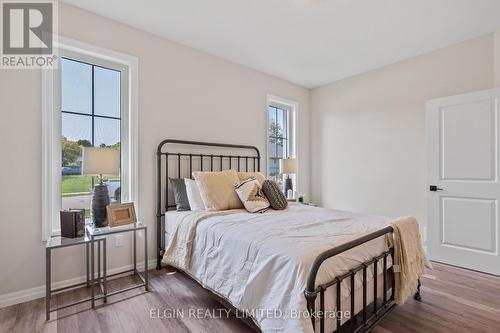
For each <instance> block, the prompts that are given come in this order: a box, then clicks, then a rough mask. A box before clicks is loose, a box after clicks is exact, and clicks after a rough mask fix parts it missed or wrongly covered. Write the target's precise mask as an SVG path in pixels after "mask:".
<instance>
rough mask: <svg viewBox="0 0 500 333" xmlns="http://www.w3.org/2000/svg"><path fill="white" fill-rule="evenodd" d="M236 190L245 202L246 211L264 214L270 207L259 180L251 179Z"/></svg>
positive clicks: (236, 187)
mask: <svg viewBox="0 0 500 333" xmlns="http://www.w3.org/2000/svg"><path fill="white" fill-rule="evenodd" d="M234 188H235V190H236V193H238V196H239V197H240V199H241V201H242V202H243V205H244V206H245V209H246V210H248V211H249V212H250V213H263V212H265V211H266V210H267V208H268V207H269V201H268V200H267V198H266V196H265V195H264V192H262V189H261V187H260V184H259V181H258V180H256V179H253V178H249V179H247V180H245V181H244V182H241V183H239V184H238V185H236V186H235V187H234Z"/></svg>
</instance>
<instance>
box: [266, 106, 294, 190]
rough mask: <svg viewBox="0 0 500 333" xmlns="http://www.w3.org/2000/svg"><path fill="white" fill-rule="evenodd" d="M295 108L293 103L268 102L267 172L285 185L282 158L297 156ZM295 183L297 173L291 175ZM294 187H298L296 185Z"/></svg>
mask: <svg viewBox="0 0 500 333" xmlns="http://www.w3.org/2000/svg"><path fill="white" fill-rule="evenodd" d="M294 112H295V110H294V107H293V106H292V105H286V104H282V103H277V102H270V103H268V107H267V114H268V129H267V173H268V177H269V178H270V179H273V180H274V181H276V182H277V183H278V184H280V185H281V186H283V175H282V174H281V169H280V165H281V160H282V159H285V158H295V157H296V156H295V114H294ZM291 177H292V180H293V183H294V185H295V178H296V177H295V175H291ZM294 188H296V187H295V186H294Z"/></svg>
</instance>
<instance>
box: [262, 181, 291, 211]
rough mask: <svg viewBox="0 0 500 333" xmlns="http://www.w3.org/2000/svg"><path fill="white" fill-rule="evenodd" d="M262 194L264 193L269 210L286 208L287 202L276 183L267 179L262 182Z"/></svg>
mask: <svg viewBox="0 0 500 333" xmlns="http://www.w3.org/2000/svg"><path fill="white" fill-rule="evenodd" d="M262 192H264V194H265V195H266V197H267V200H269V204H270V205H271V208H273V209H276V210H282V209H285V208H286V206H288V201H286V197H285V195H284V194H283V192H281V189H280V187H279V186H278V184H276V182H274V181H272V180H268V179H266V180H264V182H262Z"/></svg>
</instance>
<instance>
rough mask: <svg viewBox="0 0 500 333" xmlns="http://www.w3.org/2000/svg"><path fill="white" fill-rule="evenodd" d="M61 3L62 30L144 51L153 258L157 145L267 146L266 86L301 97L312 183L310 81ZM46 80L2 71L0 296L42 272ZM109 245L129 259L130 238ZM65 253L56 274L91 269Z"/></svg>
mask: <svg viewBox="0 0 500 333" xmlns="http://www.w3.org/2000/svg"><path fill="white" fill-rule="evenodd" d="M59 9H60V25H59V27H60V34H61V35H63V36H65V37H69V38H72V39H76V40H80V41H83V42H86V43H90V44H94V45H97V46H101V47H105V48H108V49H112V50H116V51H119V52H123V53H127V54H130V55H133V56H136V57H138V58H139V90H140V91H139V99H140V103H139V175H140V183H139V200H140V204H141V207H140V208H141V212H142V214H141V219H142V221H143V222H145V223H146V224H147V225H148V226H149V228H150V230H149V237H150V246H149V250H150V258H154V257H155V253H154V248H155V241H154V240H155V238H154V235H155V230H154V227H155V224H154V223H155V219H154V214H155V203H154V200H155V195H154V186H155V183H154V181H155V164H154V161H155V160H154V158H155V149H156V146H157V144H158V143H159V142H160V141H161V140H162V139H164V138H167V137H168V138H181V139H187V140H203V141H215V142H228V143H240V144H253V145H256V146H258V147H259V148H260V149H261V152H262V153H265V143H266V139H265V133H266V126H267V125H266V95H267V94H272V95H276V96H280V97H284V98H287V99H290V100H294V101H297V102H298V103H299V108H300V110H299V114H298V122H299V125H298V126H299V129H298V130H299V135H300V142H299V147H298V150H299V154H300V157H301V161H300V163H301V165H300V168H301V172H302V175H301V177H300V184H299V186H300V190H301V191H302V192H305V193H307V192H308V191H309V165H308V163H309V162H308V161H309V152H308V148H309V141H308V140H309V132H308V129H309V91H308V90H307V89H304V88H302V87H299V86H297V85H294V84H291V83H289V82H286V81H283V80H281V79H278V78H275V77H272V76H269V75H265V74H263V73H260V72H257V71H255V70H252V69H249V68H247V67H243V66H240V65H237V64H234V63H230V62H227V61H224V60H222V59H220V58H216V57H213V56H210V55H208V54H206V53H203V52H199V51H196V50H194V49H191V48H188V47H185V46H181V45H179V44H176V43H173V42H169V41H167V40H165V39H161V38H158V37H156V36H153V35H151V34H148V33H145V32H142V31H139V30H136V29H133V28H131V27H128V26H125V25H122V24H120V23H117V22H115V21H111V20H108V19H105V18H103V17H99V16H96V15H93V14H91V13H89V12H85V11H82V10H80V9H77V8H75V7H71V6H67V5H64V4H62V3H61V4H60V7H59ZM40 80H41V78H40V73H39V72H38V71H32V70H24V71H21V70H10V71H7V70H1V71H0V94H1V95H0V140H1V141H0V142H1V143H2V153H1V155H0V156H1V163H0V180H1V188H0V191H1V192H0V212H1V215H0V219H1V228H0V230H1V231H0V265H1V270H0V295H2V294H6V293H12V292H15V291H20V290H24V289H27V288H34V287H39V286H41V285H43V284H44V280H45V275H44V267H45V266H44V262H45V256H44V244H43V243H42V242H41V237H42V236H41V228H42V226H41V216H40V215H41V198H40V192H41V182H40V176H41V173H40V166H41V147H40V145H41V144H40V140H41V106H40V105H41V92H40V89H41V87H40ZM108 247H109V252H110V253H109V260H110V266H111V268H113V267H119V266H122V265H126V264H127V263H129V262H130V261H129V259H130V250H129V249H128V248H127V247H124V248H114V246H113V244H112V242H110V243H109V244H108ZM123 253H125V255H123ZM60 254H61V255H58V256H56V258H57V259H56V265H57V267H55V268H54V280H56V281H60V280H65V279H69V278H74V277H78V276H81V275H83V274H84V270H83V262H84V259H83V250H82V249H73V250H71V251H65V250H63V251H62V252H60ZM63 254H64V256H63ZM37 290H38V291H39V288H38V289H37ZM35 291H36V290H35ZM0 298H1V297H0Z"/></svg>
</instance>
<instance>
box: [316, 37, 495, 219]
mask: <svg viewBox="0 0 500 333" xmlns="http://www.w3.org/2000/svg"><path fill="white" fill-rule="evenodd" d="M493 67H494V66H493V35H487V36H484V37H481V38H477V39H474V40H470V41H467V42H464V43H461V44H457V45H453V46H450V47H447V48H444V49H441V50H438V51H436V52H433V53H429V54H426V55H422V56H418V57H415V58H412V59H408V60H404V61H401V62H399V63H396V64H393V65H390V66H387V67H384V68H380V69H377V70H374V71H371V72H367V73H364V74H361V75H358V76H355V77H352V78H348V79H345V80H341V81H338V82H335V83H332V84H330V85H326V86H323V87H320V88H317V89H313V90H312V93H311V110H312V111H311V149H312V152H311V161H312V167H311V177H312V184H311V188H312V190H313V198H314V200H315V201H318V202H319V203H322V204H323V205H325V206H327V207H332V208H339V209H346V210H351V211H358V212H366V213H373V214H381V215H387V216H398V215H414V216H416V217H417V218H418V220H419V221H420V222H421V224H422V225H425V223H426V220H425V196H426V188H425V184H426V181H425V177H426V169H425V125H424V124H425V101H426V100H428V99H431V98H436V97H441V96H449V95H455V94H461V93H465V92H471V91H475V90H481V89H487V88H491V87H492V86H493Z"/></svg>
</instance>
